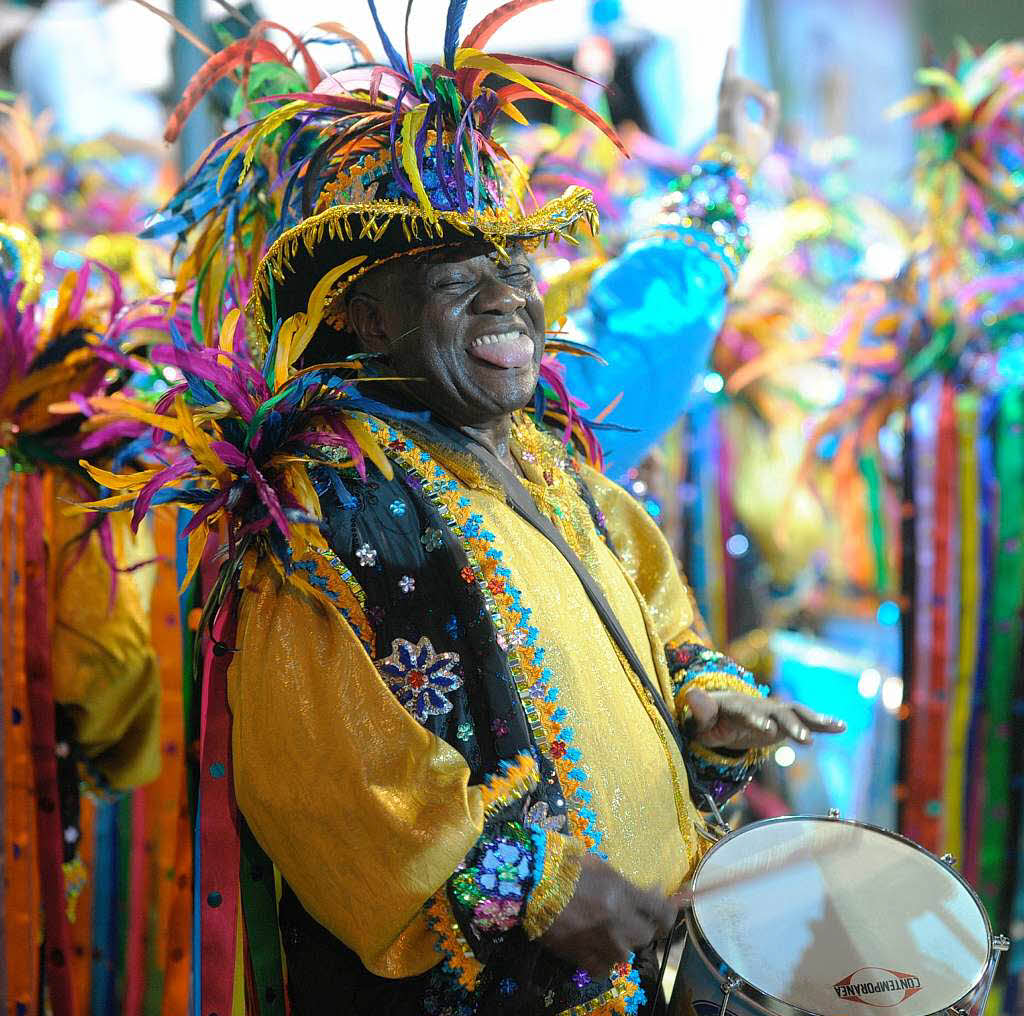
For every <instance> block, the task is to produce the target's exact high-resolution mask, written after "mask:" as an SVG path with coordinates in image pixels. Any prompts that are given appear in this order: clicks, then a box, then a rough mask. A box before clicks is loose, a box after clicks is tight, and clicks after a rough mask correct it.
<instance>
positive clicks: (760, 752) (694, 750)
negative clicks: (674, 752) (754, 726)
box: [690, 741, 772, 769]
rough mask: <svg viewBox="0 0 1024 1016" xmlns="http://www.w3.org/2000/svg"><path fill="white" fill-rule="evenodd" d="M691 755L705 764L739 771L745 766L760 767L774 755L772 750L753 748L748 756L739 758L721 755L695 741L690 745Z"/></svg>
mask: <svg viewBox="0 0 1024 1016" xmlns="http://www.w3.org/2000/svg"><path fill="white" fill-rule="evenodd" d="M690 753H691V754H693V755H695V756H696V757H697V758H699V759H701V760H702V761H704V762H710V763H711V764H712V765H716V766H723V767H725V768H728V769H737V768H742V767H743V766H756V765H760V764H761V763H762V762H765V761H767V759H768V758H769V757H770V755H771V753H772V749H771V748H751V749H750V750H749V751H748V752H746V754H744V755H740V756H739V757H738V758H737V757H736V756H735V755H733V756H730V755H720V754H719V753H718V752H717V751H715V750H714V749H713V748H708V747H707V746H706V745H703V744H700V743H698V742H696V741H694V742H692V743H691V744H690Z"/></svg>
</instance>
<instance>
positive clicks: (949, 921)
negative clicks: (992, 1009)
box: [670, 816, 1009, 1016]
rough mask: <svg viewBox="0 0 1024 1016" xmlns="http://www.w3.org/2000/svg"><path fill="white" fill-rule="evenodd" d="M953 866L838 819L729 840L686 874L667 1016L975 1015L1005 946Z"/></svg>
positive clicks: (787, 821)
mask: <svg viewBox="0 0 1024 1016" xmlns="http://www.w3.org/2000/svg"><path fill="white" fill-rule="evenodd" d="M952 864H953V858H952V857H948V856H947V857H946V858H943V859H939V858H937V857H935V856H934V855H933V854H930V853H929V852H928V851H926V850H924V849H923V848H922V847H919V846H917V845H916V844H915V843H912V842H911V841H910V840H907V839H904V838H903V837H901V836H897V835H895V834H894V833H890V832H887V831H886V830H884V829H878V828H876V827H874V826H868V825H863V824H861V823H859V822H848V821H842V820H840V819H839V818H838V816H835V817H829V818H820V817H819V818H815V817H802V816H794V817H791V818H780V819H770V820H768V821H766V822H758V823H756V824H754V825H750V826H746V827H745V828H743V829H740V830H739V831H738V832H735V833H732V834H730V835H728V836H726V837H725V838H724V839H722V840H720V841H719V842H718V843H717V844H715V846H713V847H712V848H711V850H710V851H709V852H708V853H707V855H706V856H705V857H704V859H703V860H702V861H701V863H700V864H699V865H698V867H697V870H696V872H695V874H694V878H693V908H692V909H691V910H690V912H689V914H688V915H687V940H686V945H685V947H684V949H683V955H682V961H681V963H680V966H679V974H678V978H677V981H676V988H675V991H674V992H673V995H672V1005H671V1007H670V1008H671V1012H672V1014H673V1016H725V1014H726V1013H733V1014H734V1016H763V1014H765V1013H770V1014H778V1016H798V1014H805V1013H811V1014H814V1016H870V1011H871V1010H872V1009H885V1010H888V1011H889V1012H890V1013H892V1014H893V1016H932V1014H936V1013H953V1012H956V1011H962V1012H963V1013H970V1014H976V1013H980V1012H981V1011H982V1010H983V1007H984V1004H985V1000H986V998H987V995H988V991H989V988H990V987H991V984H992V977H993V976H994V973H995V966H996V961H997V958H998V954H999V952H1000V951H1002V950H1003V949H1005V948H1007V947H1008V945H1009V943H1008V942H1007V941H1006V940H1005V939H1004V938H1002V937H1001V936H1000V937H999V938H995V939H994V938H993V936H992V931H991V928H990V926H989V921H988V916H987V915H986V913H985V911H984V909H983V908H982V905H981V902H980V900H979V899H978V897H977V895H976V894H975V893H974V891H973V890H972V889H971V888H970V886H969V885H968V884H967V883H966V882H965V881H964V880H963V878H961V876H960V875H959V874H958V873H957V872H956V871H955V870H954V869H953V867H952ZM879 1016H882V1014H879Z"/></svg>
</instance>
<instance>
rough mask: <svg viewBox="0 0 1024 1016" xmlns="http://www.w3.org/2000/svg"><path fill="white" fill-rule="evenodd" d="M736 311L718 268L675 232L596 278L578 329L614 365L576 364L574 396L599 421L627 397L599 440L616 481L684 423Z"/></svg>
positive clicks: (644, 244)
mask: <svg viewBox="0 0 1024 1016" xmlns="http://www.w3.org/2000/svg"><path fill="white" fill-rule="evenodd" d="M725 311H726V280H725V276H724V274H723V272H722V269H721V267H720V266H719V265H718V263H717V262H716V261H714V260H713V259H712V258H710V257H708V256H707V255H706V254H704V253H702V252H701V251H699V250H697V249H695V248H694V247H692V246H690V245H688V244H686V243H683V241H682V240H680V239H679V238H678V237H674V236H672V235H671V234H670V233H668V232H664V233H656V234H654V235H652V236H650V237H645V238H644V239H642V240H635V241H633V242H632V243H630V244H629V245H628V246H626V247H625V249H624V250H623V252H622V253H621V254H620V255H619V256H618V257H617V258H615V259H614V260H612V261H610V262H608V264H606V265H604V266H602V268H600V269H599V270H598V272H596V273H595V275H594V278H593V280H592V283H591V289H590V294H589V298H588V303H587V307H586V310H585V311H584V312H583V314H582V315H580V320H579V321H577V323H578V324H579V325H580V326H581V328H582V330H583V331H584V332H585V333H586V334H588V335H590V336H591V337H592V344H593V347H594V349H595V350H596V351H597V352H598V353H600V355H601V356H602V357H603V358H604V359H605V360H607V361H608V366H607V367H605V366H603V365H602V364H600V363H598V362H597V361H595V360H592V359H590V358H589V357H566V358H565V361H566V363H565V365H566V383H567V385H568V388H569V391H570V392H572V393H573V394H574V395H575V396H577V397H578V398H580V399H582V400H583V401H584V402H585V403H586V404H587V405H588V406H589V407H590V409H589V411H588V413H587V414H586V415H588V416H590V417H594V416H596V415H597V414H598V413H600V412H601V411H602V410H603V409H604V408H605V407H606V406H608V405H610V404H611V403H612V401H613V400H614V399H615V398H616V396H618V395H619V393H620V392H621V393H622V399H621V401H620V402H619V404H618V405H617V406H616V407H615V409H614V410H613V411H612V412H611V413H610V414H609V416H608V417H607V418H606V422H608V423H613V424H616V425H618V426H621V427H628V428H630V430H629V431H624V430H611V429H609V430H602V431H600V432H599V437H600V438H601V444H602V445H603V447H604V450H605V457H606V461H607V469H608V472H609V474H610V475H612V476H619V475H621V474H623V473H625V472H626V470H628V469H629V468H630V467H631V466H634V465H636V463H637V462H639V461H640V459H642V458H643V456H644V454H645V452H646V451H647V450H648V449H649V448H650V447H651V445H653V444H654V443H655V442H656V441H657V440H658V439H659V438H660V437H661V436H662V435H663V434H665V432H666V431H668V430H669V429H670V428H671V427H672V425H673V424H674V423H675V422H676V421H677V420H678V419H679V417H680V416H681V415H682V414H683V412H684V410H685V409H686V407H687V404H688V402H689V399H690V396H691V393H692V391H693V389H694V383H695V380H696V379H697V377H699V376H700V375H702V374H703V372H704V371H705V369H706V367H707V361H708V357H709V355H710V353H711V347H712V345H713V343H714V341H715V337H716V336H717V335H718V332H719V331H720V330H721V328H722V324H723V322H724V320H725Z"/></svg>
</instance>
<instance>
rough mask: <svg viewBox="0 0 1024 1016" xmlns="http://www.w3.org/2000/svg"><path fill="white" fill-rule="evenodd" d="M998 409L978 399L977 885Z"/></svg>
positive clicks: (972, 868) (970, 773) (972, 804)
mask: <svg viewBox="0 0 1024 1016" xmlns="http://www.w3.org/2000/svg"><path fill="white" fill-rule="evenodd" d="M998 413H999V400H998V398H996V397H994V396H991V395H990V396H987V397H986V398H985V399H984V400H983V402H982V405H981V420H980V423H979V427H978V480H979V485H980V492H981V519H980V521H981V578H980V583H979V586H980V601H981V605H980V608H979V613H980V616H979V619H978V652H977V660H976V662H975V666H974V689H973V695H972V701H973V704H974V708H973V710H972V713H971V722H970V727H969V730H968V734H967V760H968V761H967V837H966V843H965V845H964V874H965V875H966V877H967V879H968V880H969V881H970V883H971V885H977V884H978V880H979V877H980V864H981V857H980V854H981V831H982V828H983V827H984V824H985V765H986V755H985V744H986V740H987V729H988V716H987V714H986V711H985V698H986V689H987V682H988V660H989V645H990V641H991V632H992V615H991V612H990V610H989V605H990V604H991V602H992V589H993V581H994V572H995V546H996V537H997V534H998V523H999V518H998V504H999V490H998V485H997V482H996V467H995V451H994V448H993V442H992V431H993V428H994V425H995V420H996V418H997V416H998Z"/></svg>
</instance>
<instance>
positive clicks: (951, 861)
mask: <svg viewBox="0 0 1024 1016" xmlns="http://www.w3.org/2000/svg"><path fill="white" fill-rule="evenodd" d="M940 860H941V861H942V863H943V864H948V865H949V866H950V867H951V868H955V867H956V858H955V857H954V856H953V855H952V854H943V855H942V857H941V858H940Z"/></svg>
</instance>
